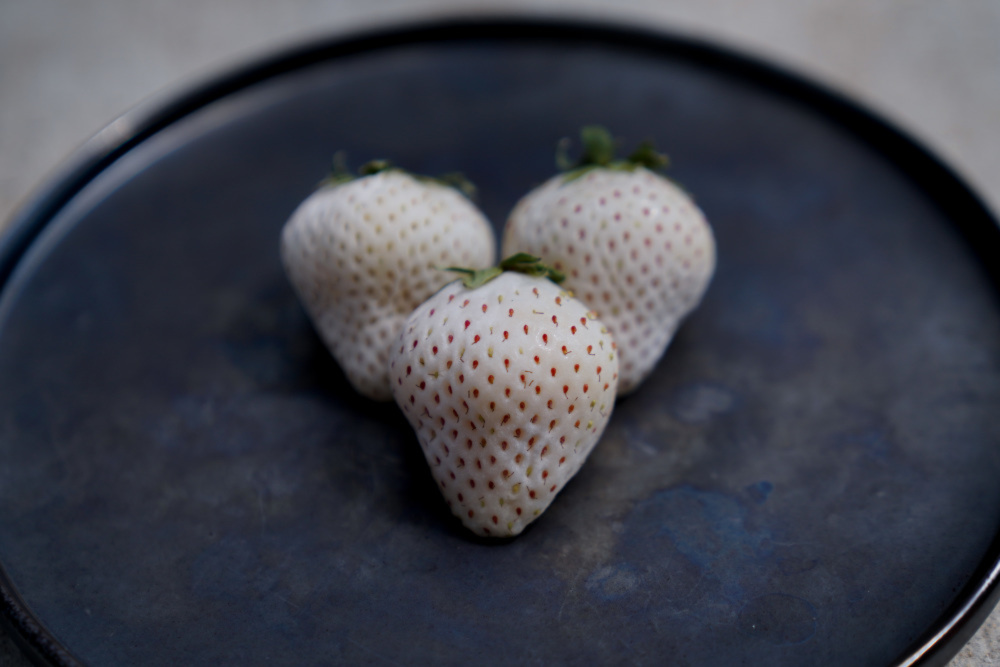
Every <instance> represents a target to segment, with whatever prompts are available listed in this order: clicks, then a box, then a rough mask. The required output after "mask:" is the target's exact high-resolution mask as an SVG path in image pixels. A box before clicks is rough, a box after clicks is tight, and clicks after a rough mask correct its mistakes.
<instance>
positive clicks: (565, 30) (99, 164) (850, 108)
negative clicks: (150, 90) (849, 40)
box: [0, 13, 1000, 667]
mask: <svg viewBox="0 0 1000 667" xmlns="http://www.w3.org/2000/svg"><path fill="white" fill-rule="evenodd" d="M477 41H479V42H485V41H494V42H498V43H510V42H525V43H528V42H531V43H549V44H554V45H560V44H574V43H576V44H600V45H605V46H608V47H612V48H616V49H618V50H621V51H624V52H635V53H639V54H643V55H646V56H648V57H651V58H654V59H655V58H666V59H671V58H673V59H679V60H684V61H692V62H695V63H697V64H699V65H701V66H705V67H708V68H711V69H713V70H716V71H720V72H722V73H724V74H727V75H729V76H733V77H735V78H738V79H740V80H744V81H748V82H750V83H752V84H753V85H755V86H757V87H763V88H764V89H766V90H768V91H769V92H772V93H775V94H778V95H781V96H783V97H786V98H789V99H791V100H793V101H795V102H796V103H798V104H801V105H803V106H805V107H807V108H808V109H810V110H811V111H812V112H814V113H819V114H820V115H821V116H823V117H825V118H827V119H828V120H830V121H832V122H835V123H836V124H837V125H839V126H841V127H842V128H843V129H845V130H847V131H848V132H850V133H852V134H854V135H855V136H857V137H858V138H859V139H861V140H863V141H864V142H866V143H868V144H869V145H871V146H872V147H873V148H874V149H875V150H876V151H877V152H878V153H880V154H881V155H883V156H885V157H886V158H887V159H889V160H890V161H891V162H892V163H893V165H894V166H895V167H896V168H898V169H900V170H901V171H902V172H903V173H904V174H906V175H907V176H908V177H909V178H910V179H911V180H913V181H914V182H915V184H916V185H917V186H918V187H920V188H921V189H922V190H923V191H924V192H925V193H926V194H927V195H928V196H929V198H930V199H931V200H932V201H933V202H934V203H935V204H938V205H941V203H942V202H945V201H946V202H948V210H949V211H950V212H952V213H953V215H950V216H949V217H950V218H951V219H952V222H953V224H954V225H955V226H956V227H957V229H958V231H959V232H960V233H961V234H962V235H963V236H964V237H965V240H966V241H967V243H968V244H969V245H970V246H971V247H972V248H973V249H974V251H975V254H976V255H977V256H978V257H979V258H980V259H981V260H982V259H985V256H986V255H988V254H991V255H992V256H993V257H996V256H1000V252H998V250H1000V223H998V221H997V219H996V218H995V217H994V216H993V215H992V214H991V212H990V211H989V209H988V208H987V207H986V205H985V203H984V200H983V199H982V198H981V197H980V196H979V195H978V194H977V193H976V192H975V191H974V190H973V188H972V187H971V186H970V185H969V184H968V183H966V182H965V181H964V180H963V179H961V178H960V177H959V176H958V174H957V172H956V171H954V170H953V169H952V168H951V167H950V166H948V165H947V164H946V163H945V162H943V161H942V160H941V159H940V158H939V157H937V155H936V154H934V153H932V152H931V151H930V150H929V149H928V148H927V147H926V146H925V145H923V144H922V143H921V142H920V141H919V140H917V139H916V138H915V137H913V136H912V135H910V134H909V133H908V132H906V131H904V130H902V129H901V128H899V127H898V126H896V125H894V124H893V123H891V122H889V121H888V120H887V119H886V118H884V117H882V116H881V115H879V114H878V113H876V112H874V111H872V110H871V109H869V108H867V107H865V106H864V105H862V104H861V103H859V102H858V101H855V100H854V99H851V98H849V97H847V96H846V95H844V94H842V93H840V92H838V91H837V90H835V89H833V88H831V87H828V86H826V85H825V84H822V83H820V82H817V81H815V80H813V79H812V78H810V77H809V76H808V75H806V74H804V73H797V72H794V71H793V70H792V69H791V68H789V67H788V66H787V65H784V64H781V65H779V64H776V63H774V62H771V61H770V60H767V59H765V58H763V57H760V56H758V55H755V54H749V53H746V52H744V51H742V50H739V49H737V48H734V47H730V46H728V45H722V44H719V43H716V42H715V41H713V40H710V39H706V38H703V37H696V36H691V35H685V34H681V33H677V32H673V31H671V30H670V29H667V28H663V27H655V28H654V27H650V26H648V25H639V24H638V23H635V22H631V21H628V22H626V21H621V20H612V21H609V20H608V19H595V18H569V17H552V16H537V15H530V14H523V15H522V14H517V13H511V14H507V13H505V14H500V15H477V16H467V15H456V16H451V17H447V16H445V17H441V16H438V17H433V18H430V19H424V20H416V21H413V20H410V21H402V22H400V23H383V24H381V25H379V26H375V27H367V28H363V29H357V30H354V31H351V32H349V33H347V34H342V33H336V34H328V35H324V36H320V37H316V38H313V39H310V40H307V41H303V42H300V43H297V44H294V45H292V46H288V47H285V48H283V49H280V50H277V51H273V52H271V53H270V54H265V55H263V56H258V57H256V58H251V59H247V60H245V61H243V63H242V64H237V65H235V66H230V67H228V68H226V69H223V70H222V71H221V72H219V73H216V74H214V75H210V76H209V77H207V78H205V79H203V80H201V81H199V82H196V83H193V84H189V85H187V86H186V87H182V88H181V89H180V90H179V91H177V92H174V93H173V94H167V95H165V96H163V97H162V98H156V99H154V100H152V101H151V102H148V103H145V104H140V105H139V106H137V107H136V108H134V109H131V110H129V111H127V112H125V113H124V114H122V115H121V116H119V117H118V118H116V119H115V120H113V121H111V123H109V124H108V125H107V126H105V128H104V129H102V130H100V131H99V132H98V133H96V134H95V135H94V136H93V137H92V138H91V139H89V140H88V141H87V142H86V143H84V144H83V146H81V147H80V148H79V149H77V150H76V151H74V152H73V153H72V154H71V155H70V156H69V157H68V158H67V159H66V160H65V161H64V162H63V164H62V166H61V167H59V168H58V169H57V171H56V172H55V173H54V174H53V175H51V176H50V177H48V178H46V179H45V180H44V181H43V182H42V184H41V185H40V186H38V187H37V188H36V190H35V191H34V192H32V193H31V194H30V195H29V196H28V197H27V198H26V200H25V201H24V203H22V204H21V205H20V206H19V207H18V208H17V209H16V210H15V211H14V212H13V214H12V215H11V217H10V218H9V220H8V225H7V226H6V231H5V232H4V233H3V235H2V236H0V292H2V291H3V290H4V289H6V288H7V286H8V285H9V284H10V278H11V276H12V274H13V273H14V271H15V269H16V267H17V266H18V265H19V263H20V262H21V260H22V259H23V258H24V257H25V255H26V253H27V252H28V250H29V248H30V247H31V246H32V245H33V244H34V242H35V241H36V240H37V239H38V237H39V236H40V235H41V234H42V232H43V230H44V229H45V228H46V227H47V225H48V224H49V223H50V222H51V221H52V219H53V218H54V217H56V215H57V213H58V212H59V211H60V210H62V209H63V208H64V207H65V206H66V205H67V204H68V203H69V202H70V201H71V200H72V199H73V197H75V196H76V195H77V194H78V193H79V192H80V191H81V190H83V188H84V187H86V186H87V184H89V183H90V182H91V181H92V180H94V179H95V178H96V177H97V176H98V175H99V174H101V173H102V172H104V171H105V170H106V169H107V168H108V167H110V166H111V165H112V164H113V163H114V162H116V161H117V160H119V159H120V158H121V157H123V156H124V155H125V154H126V153H128V152H129V151H131V150H132V149H133V148H135V147H137V146H138V145H140V144H142V143H143V142H145V141H147V140H148V139H150V138H151V137H153V136H154V135H156V134H157V133H159V132H161V131H162V130H164V129H166V128H168V127H170V126H172V125H173V124H175V123H176V122H178V121H179V120H181V119H183V118H185V117H186V116H189V115H190V114H192V113H194V112H196V111H198V110H199V109H202V108H204V107H206V106H208V105H210V104H212V103H214V102H217V101H219V100H221V99H224V98H226V97H228V96H230V95H233V94H235V93H238V92H239V91H242V90H244V89H246V88H249V87H250V86H253V85H255V84H258V83H262V82H265V81H267V80H270V79H274V78H277V77H280V76H282V75H285V74H288V73H291V72H295V71H297V70H301V69H304V68H307V67H309V66H312V65H317V64H320V63H324V62H330V61H335V60H338V59H342V58H345V57H348V56H355V55H362V54H366V53H372V52H379V51H383V50H387V49H393V48H399V47H405V46H408V45H414V44H445V43H460V42H477ZM957 212H961V213H962V215H961V216H957V215H954V213H957ZM982 264H983V266H982V268H983V270H984V271H985V272H986V274H987V275H988V277H989V278H990V279H991V282H992V283H993V285H994V286H997V285H1000V262H993V263H991V262H988V261H984V262H982ZM998 602H1000V526H998V527H997V532H996V533H995V534H994V536H993V539H992V541H991V543H990V546H989V547H988V548H987V550H986V552H985V554H984V557H983V559H982V560H981V561H980V563H979V565H978V566H977V568H976V569H975V570H974V571H973V573H972V574H971V576H970V579H969V581H968V583H967V584H966V585H965V586H964V587H963V588H962V589H960V590H959V591H958V592H957V593H956V596H955V598H954V600H953V601H952V603H951V604H950V605H949V606H948V607H947V608H946V609H945V611H944V612H943V613H942V614H941V615H940V616H939V617H938V619H937V620H936V621H935V622H934V623H933V624H932V626H931V627H930V628H928V629H927V630H926V631H925V633H924V634H923V635H922V636H921V637H920V638H918V639H917V640H916V641H915V642H914V643H913V644H911V645H910V646H909V647H908V648H907V649H906V650H905V651H904V652H903V654H902V655H900V656H898V657H897V658H896V659H895V660H894V661H893V662H892V663H891V665H892V666H893V667H916V666H918V665H919V666H921V667H933V666H940V665H945V664H947V662H948V661H949V660H950V659H951V658H952V657H953V656H954V655H955V654H956V653H957V652H958V651H959V649H960V648H961V647H962V646H964V645H965V643H966V642H968V640H969V639H971V637H972V636H973V635H974V634H975V632H976V631H977V630H978V628H979V627H980V625H982V623H983V622H984V621H985V620H986V618H987V617H988V616H989V614H990V613H991V611H992V610H993V608H994V607H995V606H996V605H997V603H998ZM0 627H3V629H4V630H5V631H6V632H7V634H8V635H9V636H11V637H12V639H13V640H14V641H15V643H16V644H17V645H18V646H19V648H20V649H21V650H22V651H23V652H24V653H25V655H26V656H27V657H28V658H29V659H30V660H31V661H32V662H35V663H36V664H41V665H54V666H57V667H76V666H77V665H80V664H81V663H80V662H79V661H78V660H77V659H76V658H75V657H74V656H73V655H72V653H71V652H70V651H69V649H68V648H67V647H66V646H64V645H63V644H62V643H61V642H60V641H59V639H58V638H56V637H55V635H54V634H53V633H52V632H51V631H49V630H48V628H46V627H45V626H44V625H43V624H42V623H41V621H40V620H39V619H38V618H37V617H36V616H35V615H34V613H33V612H32V611H31V609H30V607H29V606H28V605H27V604H26V602H25V601H24V600H23V598H22V597H21V595H20V594H19V592H18V590H17V587H16V586H15V585H14V583H13V581H12V580H11V578H10V577H9V575H8V574H7V571H6V569H5V568H4V565H3V563H0Z"/></svg>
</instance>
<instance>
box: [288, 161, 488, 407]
mask: <svg viewBox="0 0 1000 667" xmlns="http://www.w3.org/2000/svg"><path fill="white" fill-rule="evenodd" d="M362 173H364V174H366V175H364V176H362V177H361V178H357V179H352V180H346V179H344V178H340V179H339V180H337V181H334V182H332V183H329V184H327V185H325V186H323V187H321V188H320V189H319V190H317V191H316V192H315V193H313V194H312V195H311V196H309V197H308V198H307V199H306V200H305V201H304V202H302V204H301V205H300V206H299V207H298V209H296V211H295V212H294V213H293V214H292V216H291V218H290V219H289V220H288V222H287V223H286V224H285V227H284V229H283V230H282V234H281V257H282V261H283V263H284V266H285V271H286V273H287V274H288V277H289V279H290V281H291V283H292V285H293V286H294V288H295V291H296V292H297V293H298V295H299V298H300V299H301V301H302V303H303V304H304V306H305V309H306V311H307V312H308V314H309V316H310V318H311V319H312V321H313V324H314V325H315V326H316V329H317V330H318V331H319V334H320V337H321V338H322V339H323V342H324V343H325V344H326V346H327V348H328V349H329V350H330V352H331V353H332V354H333V356H334V358H335V359H336V360H337V362H338V363H339V364H340V366H341V368H342V369H343V371H344V373H345V375H346V376H347V379H348V381H349V382H350V383H351V385H352V386H353V387H354V388H355V389H356V390H357V391H358V392H360V393H361V394H363V395H365V396H367V397H369V398H372V399H375V400H380V401H387V400H389V399H390V398H391V397H392V394H391V391H390V389H389V376H388V360H389V349H390V347H391V345H392V343H393V342H394V341H395V339H396V337H397V336H398V335H399V332H400V330H401V329H402V328H403V322H404V321H405V320H406V317H407V316H408V315H409V314H410V313H411V312H412V311H413V309H414V308H416V307H417V306H418V305H420V303H421V302H423V301H424V299H426V298H427V297H428V296H430V295H431V294H433V293H434V292H435V291H437V290H438V289H440V288H441V287H442V286H443V285H445V284H446V283H447V282H448V281H449V280H451V278H449V277H448V275H447V274H446V273H444V272H443V271H440V270H439V269H437V268H436V267H438V266H441V265H445V266H447V265H450V264H461V265H463V266H472V267H486V266H490V265H492V264H493V262H494V261H495V253H496V243H495V240H494V234H493V229H492V227H491V226H490V224H489V222H487V220H486V218H485V217H483V215H482V214H481V213H480V212H479V210H478V209H477V208H476V207H475V206H474V205H473V204H472V203H471V202H470V201H469V200H468V199H467V198H466V197H465V196H463V195H462V194H460V193H459V192H458V191H456V190H455V189H454V188H452V187H448V186H446V185H444V184H441V183H438V182H436V181H432V180H430V179H422V178H417V177H414V176H412V175H410V174H408V173H406V172H403V171H400V170H397V169H391V168H387V165H386V164H385V163H372V164H371V166H366V167H365V168H363V170H362Z"/></svg>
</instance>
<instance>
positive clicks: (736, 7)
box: [0, 0, 1000, 667]
mask: <svg viewBox="0 0 1000 667" xmlns="http://www.w3.org/2000/svg"><path fill="white" fill-rule="evenodd" d="M498 13H508V14H509V13H514V14H521V15H525V14H526V15H537V16H571V17H580V18H589V19H599V20H607V21H614V22H618V23H626V24H629V23H633V24H641V25H644V26H647V27H648V26H652V27H662V28H663V29H666V30H669V31H672V32H679V33H684V34H688V35H695V36H700V37H703V38H705V39H707V40H709V41H712V42H717V43H720V44H723V45H727V46H730V47H733V48H735V49H738V50H742V51H745V52H748V53H751V54H753V55H756V56H759V57H763V58H765V59H768V60H770V61H772V62H775V63H777V64H778V65H781V66H783V67H785V68H787V69H790V70H792V71H795V72H798V73H800V74H804V75H806V76H808V77H810V78H812V79H814V80H818V81H820V82H822V83H824V84H826V85H828V86H830V87H833V88H836V89H838V90H840V91H841V92H843V93H845V94H847V95H848V96H850V97H853V98H854V99H856V100H857V101H859V102H861V103H862V104H863V105H865V106H867V107H869V108H870V109H872V110H874V111H876V112H877V113H879V114H881V115H882V116H884V117H886V118H887V119H889V120H890V121H892V122H894V123H896V124H897V125H899V126H900V127H901V128H902V129H903V130H905V131H907V132H908V133H910V134H911V135H913V136H915V137H916V138H917V139H918V140H919V141H920V142H922V143H923V144H925V145H926V146H927V147H929V148H930V149H931V150H932V151H933V152H935V153H937V154H938V156H939V157H941V158H943V159H944V160H945V162H947V163H949V164H950V165H951V166H952V167H953V168H954V169H955V170H956V171H957V172H958V173H959V174H960V176H962V177H963V178H964V179H965V180H966V181H967V182H968V183H969V184H970V185H971V186H972V187H973V189H974V190H976V191H978V193H979V194H980V196H982V197H983V199H984V200H985V201H986V203H987V205H988V206H989V207H990V208H992V210H993V211H994V212H996V211H998V210H1000V128H998V125H1000V123H998V121H1000V1H998V0H955V1H954V2H941V1H940V0H756V2H753V3H749V2H745V1H744V0H697V1H695V0H687V1H684V0H614V2H612V1H611V0H607V1H605V2H600V1H597V0H504V1H502V2H498V1H495V0H282V2H266V1H264V0H172V1H171V2H165V1H164V0H78V1H76V2H70V1H69V0H0V234H2V232H3V229H4V227H5V225H6V224H7V223H8V221H9V220H10V218H11V216H12V214H13V212H14V211H15V209H16V208H17V207H18V206H19V205H20V204H22V203H24V202H25V200H26V199H27V198H28V197H30V195H31V193H32V191H33V190H34V189H35V188H37V187H38V186H39V185H40V184H41V183H42V182H44V181H45V179H46V178H48V177H50V176H52V175H53V174H54V173H56V172H57V170H58V167H59V165H60V164H61V163H62V162H63V161H64V160H65V159H66V157H67V156H68V155H70V154H71V153H72V152H73V151H74V150H75V149H77V148H78V147H79V146H80V145H81V144H83V143H84V142H85V141H86V140H87V139H88V138H89V137H90V136H92V135H93V134H95V133H96V132H97V131H98V130H100V129H101V128H102V127H104V126H105V125H107V124H108V123H109V122H110V121H112V120H113V119H114V118H115V117H117V116H118V115H120V114H121V113H123V112H125V111H127V110H129V109H130V108H133V107H135V106H137V105H142V104H155V103H156V101H157V100H159V99H163V98H164V97H169V96H170V95H171V94H172V93H174V92H176V91H179V90H182V89H184V88H185V87H186V86H188V85H190V84H191V83H193V82H197V81H202V80H205V79H206V78H209V77H211V76H212V75H213V74H216V73H219V72H223V71H225V70H226V68H227V67H229V66H232V65H235V64H238V63H241V62H242V61H244V60H245V59H247V58H257V57H259V56H261V55H266V54H268V53H271V52H274V51H278V50H280V49H282V48H283V47H286V46H290V45H293V44H295V43H296V42H298V41H301V40H303V39H310V38H316V37H319V36H327V35H331V34H333V35H336V34H345V33H350V32H353V31H356V30H359V29H365V28H371V27H375V26H378V25H382V24H385V23H392V24H399V23H404V22H406V21H410V20H414V19H427V18H433V17H435V16H449V15H455V14H462V15H486V14H498ZM27 664H28V662H27V661H26V660H25V659H24V658H23V657H22V656H21V654H20V653H19V651H18V650H17V648H16V647H15V645H14V644H13V642H12V641H11V640H10V639H9V638H8V637H7V636H6V635H4V634H3V633H2V631H0V666H2V667H15V666H16V667H22V666H24V665H27ZM998 664H1000V613H995V614H994V615H993V616H992V617H991V619H990V621H989V622H987V624H986V625H985V626H984V627H983V629H982V630H981V631H980V632H979V633H978V634H977V635H976V637H975V638H974V639H973V640H972V642H970V643H969V644H968V645H967V646H966V647H965V648H964V649H963V650H962V651H961V653H960V654H959V655H958V656H957V657H956V658H955V660H954V661H953V662H952V663H951V665H952V667H972V666H979V665H998Z"/></svg>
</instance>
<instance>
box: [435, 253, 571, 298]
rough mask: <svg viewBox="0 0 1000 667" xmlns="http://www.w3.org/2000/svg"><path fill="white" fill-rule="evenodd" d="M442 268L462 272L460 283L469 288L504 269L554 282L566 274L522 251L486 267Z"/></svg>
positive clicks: (560, 279)
mask: <svg viewBox="0 0 1000 667" xmlns="http://www.w3.org/2000/svg"><path fill="white" fill-rule="evenodd" d="M442 270H443V271H454V272H455V273H460V274H462V284H463V285H465V286H466V287H468V288H469V289H474V288H476V287H480V286H482V285H485V284H486V283H488V282H489V281H491V280H493V279H494V278H496V277H497V276H499V275H500V274H501V273H503V272H504V271H515V272H517V273H523V274H525V275H529V276H533V277H536V278H548V279H549V280H551V281H552V282H554V283H556V284H558V283H561V282H562V281H564V280H566V276H565V275H564V274H563V273H562V272H561V271H557V270H555V269H553V268H552V267H551V266H548V265H546V264H543V263H542V260H541V258H539V257H535V256H534V255H529V254H527V253H524V252H519V253H517V254H516V255H511V256H510V257H508V258H507V259H505V260H503V261H502V262H500V263H499V264H498V265H497V266H491V267H490V268H488V269H463V268H461V267H456V266H450V267H448V268H446V269H442Z"/></svg>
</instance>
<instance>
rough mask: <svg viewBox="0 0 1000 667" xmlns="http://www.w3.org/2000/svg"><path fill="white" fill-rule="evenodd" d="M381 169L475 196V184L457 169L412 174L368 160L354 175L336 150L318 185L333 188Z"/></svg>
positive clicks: (341, 154) (382, 162)
mask: <svg viewBox="0 0 1000 667" xmlns="http://www.w3.org/2000/svg"><path fill="white" fill-rule="evenodd" d="M383 171H401V172H403V173H406V174H410V175H411V176H413V177H414V178H416V179H417V180H419V181H424V182H427V183H437V184H438V185H443V186H445V187H449V188H454V189H455V190H458V191H459V192H461V193H462V194H463V195H465V196H466V197H467V198H469V199H470V200H474V199H475V196H476V186H475V185H473V183H472V182H471V181H470V180H469V179H467V178H466V177H465V176H464V175H463V174H462V173H461V172H458V171H453V172H449V173H447V174H441V175H440V176H422V175H420V174H414V173H412V172H409V171H406V170H405V169H401V168H400V167H397V166H396V165H394V164H393V163H392V162H390V161H389V160H370V161H368V162H366V163H364V164H363V165H361V167H359V168H358V173H357V175H355V174H354V173H352V172H351V170H350V168H349V167H348V166H347V154H346V153H345V152H344V151H337V152H336V153H334V155H333V166H332V167H331V169H330V173H329V174H328V175H327V177H326V178H324V179H323V180H322V181H320V183H319V187H321V188H334V187H337V186H338V185H343V184H344V183H350V182H351V181H353V180H355V179H357V178H363V177H365V176H373V175H375V174H379V173H381V172H383Z"/></svg>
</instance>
